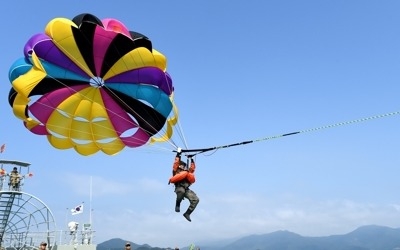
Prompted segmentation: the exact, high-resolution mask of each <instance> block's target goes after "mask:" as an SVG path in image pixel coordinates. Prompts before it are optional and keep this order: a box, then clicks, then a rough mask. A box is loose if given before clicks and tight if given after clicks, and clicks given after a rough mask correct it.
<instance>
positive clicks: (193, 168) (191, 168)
mask: <svg viewBox="0 0 400 250" xmlns="http://www.w3.org/2000/svg"><path fill="white" fill-rule="evenodd" d="M195 170H196V163H195V162H194V160H193V158H190V167H189V173H194V171H195Z"/></svg>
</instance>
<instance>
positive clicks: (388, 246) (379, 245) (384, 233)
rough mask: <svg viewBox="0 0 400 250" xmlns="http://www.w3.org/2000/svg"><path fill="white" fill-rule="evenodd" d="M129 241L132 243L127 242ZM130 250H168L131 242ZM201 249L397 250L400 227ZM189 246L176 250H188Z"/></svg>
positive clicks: (110, 248) (262, 237)
mask: <svg viewBox="0 0 400 250" xmlns="http://www.w3.org/2000/svg"><path fill="white" fill-rule="evenodd" d="M127 241H129V240H123V239H119V238H118V239H111V240H108V241H105V242H103V243H100V244H98V245H97V250H121V249H122V248H123V246H124V245H125V242H127ZM130 242H132V241H130ZM131 247H132V250H170V249H173V248H168V247H167V248H165V247H164V248H162V247H152V246H150V245H147V244H145V245H138V244H135V243H131ZM196 247H199V248H200V249H201V250H400V228H390V227H384V226H376V225H369V226H362V227H359V228H357V229H356V230H354V231H352V232H350V233H347V234H343V235H331V236H321V237H306V236H301V235H299V234H296V233H293V232H289V231H276V232H272V233H268V234H258V235H249V236H245V237H242V238H240V239H236V240H231V241H226V240H224V241H222V240H221V241H217V242H212V243H203V244H199V245H198V246H196ZM188 249H189V247H183V248H180V250H188Z"/></svg>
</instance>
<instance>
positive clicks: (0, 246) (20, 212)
mask: <svg viewBox="0 0 400 250" xmlns="http://www.w3.org/2000/svg"><path fill="white" fill-rule="evenodd" d="M30 166H31V164H30V163H27V162H22V161H16V160H1V159H0V250H28V249H30V250H36V249H39V246H40V244H41V243H42V242H45V243H46V244H47V250H96V246H97V245H96V244H95V243H94V237H95V231H94V230H93V229H92V225H91V223H83V225H79V223H78V222H74V221H71V222H69V223H68V225H67V227H66V228H67V229H66V230H59V229H57V225H56V221H55V219H54V216H53V213H52V211H51V210H50V208H49V207H48V206H47V205H46V204H45V202H43V201H42V200H40V199H39V198H38V197H36V196H34V195H32V194H29V193H27V192H24V187H25V185H26V183H27V180H28V179H29V178H31V177H33V174H32V173H31V172H30Z"/></svg>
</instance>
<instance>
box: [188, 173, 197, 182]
mask: <svg viewBox="0 0 400 250" xmlns="http://www.w3.org/2000/svg"><path fill="white" fill-rule="evenodd" d="M186 180H188V182H189V183H190V184H193V183H194V182H195V181H196V178H195V177H194V174H193V173H188V174H187V175H186Z"/></svg>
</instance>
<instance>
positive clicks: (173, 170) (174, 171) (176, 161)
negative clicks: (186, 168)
mask: <svg viewBox="0 0 400 250" xmlns="http://www.w3.org/2000/svg"><path fill="white" fill-rule="evenodd" d="M181 152H182V149H181V148H178V150H177V153H176V156H175V159H174V164H172V175H175V173H176V171H177V170H178V167H179V162H180V161H181Z"/></svg>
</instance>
